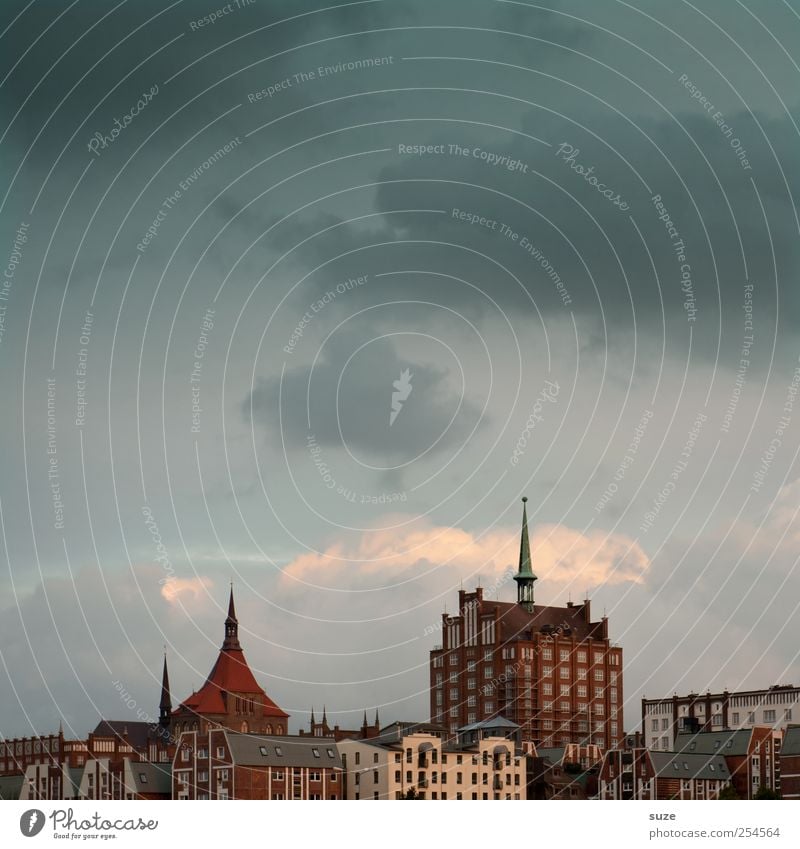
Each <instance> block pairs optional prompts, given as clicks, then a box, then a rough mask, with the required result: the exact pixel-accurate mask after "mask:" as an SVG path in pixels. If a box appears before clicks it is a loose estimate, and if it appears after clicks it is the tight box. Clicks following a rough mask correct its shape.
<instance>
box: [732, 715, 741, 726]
mask: <svg viewBox="0 0 800 849" xmlns="http://www.w3.org/2000/svg"><path fill="white" fill-rule="evenodd" d="M731 722H732V723H733V724H734V725H738V724H739V714H738V713H734V714H732V715H731Z"/></svg>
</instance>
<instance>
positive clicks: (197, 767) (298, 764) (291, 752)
mask: <svg viewBox="0 0 800 849" xmlns="http://www.w3.org/2000/svg"><path fill="white" fill-rule="evenodd" d="M342 786H343V781H342V760H341V758H340V756H339V752H338V750H337V747H336V741H335V740H334V739H333V738H332V737H312V736H310V735H306V736H304V737H300V736H299V735H298V736H289V735H283V736H276V735H271V734H248V733H241V732H235V731H230V730H228V729H227V728H209V730H208V732H207V733H205V734H203V733H200V732H198V731H184V732H182V733H181V736H180V739H179V741H178V747H177V750H176V752H175V760H174V762H173V765H172V795H173V798H174V799H201V800H202V799H217V800H223V799H272V800H281V799H303V800H308V799H315V800H316V799H318V800H326V799H331V800H336V799H341V798H342V792H343V791H342Z"/></svg>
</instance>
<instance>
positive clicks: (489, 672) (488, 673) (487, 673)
mask: <svg viewBox="0 0 800 849" xmlns="http://www.w3.org/2000/svg"><path fill="white" fill-rule="evenodd" d="M493 675H494V669H493V668H492V667H491V666H484V667H483V677H484V678H491V677H492V676H493Z"/></svg>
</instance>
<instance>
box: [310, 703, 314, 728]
mask: <svg viewBox="0 0 800 849" xmlns="http://www.w3.org/2000/svg"><path fill="white" fill-rule="evenodd" d="M311 730H312V731H313V730H314V705H311Z"/></svg>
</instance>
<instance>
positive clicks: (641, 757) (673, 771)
mask: <svg viewBox="0 0 800 849" xmlns="http://www.w3.org/2000/svg"><path fill="white" fill-rule="evenodd" d="M730 781H731V773H730V770H729V768H728V764H727V761H726V759H725V758H724V757H723V756H722V755H721V754H719V753H716V754H704V753H698V752H655V751H651V750H649V749H644V748H636V749H612V750H610V751H608V752H606V753H605V756H604V758H603V764H602V766H601V767H600V780H599V788H598V798H600V799H636V800H643V799H645V800H646V799H660V800H664V801H671V800H676V799H684V800H688V799H717V798H719V794H720V793H721V792H722V791H723V790H724V789H725V788H726V787H727V786H728V785H729V784H730Z"/></svg>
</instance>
